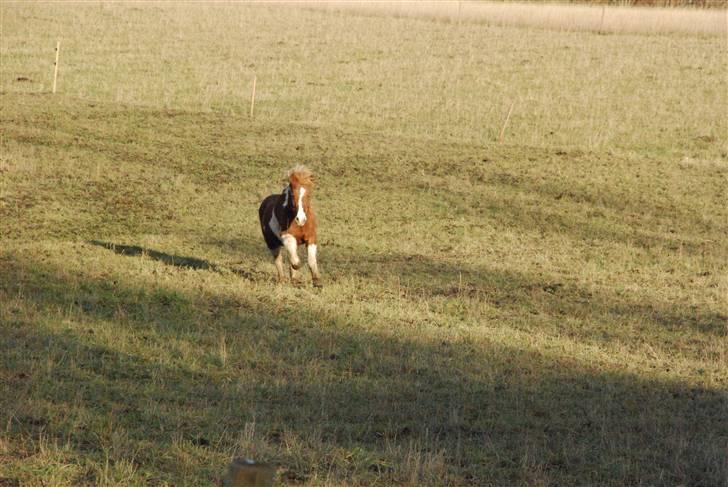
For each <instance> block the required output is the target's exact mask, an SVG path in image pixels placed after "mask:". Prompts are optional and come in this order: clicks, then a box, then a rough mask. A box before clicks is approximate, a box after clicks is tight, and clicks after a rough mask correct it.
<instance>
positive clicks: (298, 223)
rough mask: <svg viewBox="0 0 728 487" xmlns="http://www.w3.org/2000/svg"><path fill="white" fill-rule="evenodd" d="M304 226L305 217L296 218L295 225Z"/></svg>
mask: <svg viewBox="0 0 728 487" xmlns="http://www.w3.org/2000/svg"><path fill="white" fill-rule="evenodd" d="M305 224H306V217H305V216H304V217H296V225H298V226H299V227H302V226H304V225H305Z"/></svg>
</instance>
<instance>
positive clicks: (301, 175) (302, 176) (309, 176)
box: [288, 164, 314, 187]
mask: <svg viewBox="0 0 728 487" xmlns="http://www.w3.org/2000/svg"><path fill="white" fill-rule="evenodd" d="M294 179H295V180H296V181H298V183H299V184H300V185H302V186H307V187H311V186H313V182H314V178H313V173H312V172H311V170H310V169H309V168H307V167H306V166H304V165H303V164H298V165H297V166H295V167H294V168H293V169H291V170H290V171H288V180H289V181H293V180H294Z"/></svg>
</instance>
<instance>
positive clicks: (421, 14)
mask: <svg viewBox="0 0 728 487" xmlns="http://www.w3.org/2000/svg"><path fill="white" fill-rule="evenodd" d="M304 4H306V5H308V6H310V7H314V8H322V9H326V10H329V11H348V12H358V13H366V14H376V15H393V16H398V17H416V18H429V19H437V20H448V21H451V22H475V23H486V24H490V25H516V26H521V27H535V28H543V29H555V30H567V31H591V32H603V33H606V32H610V33H635V34H664V33H675V32H677V33H690V34H708V35H725V34H726V32H728V30H727V29H728V22H726V10H725V6H724V8H723V9H718V10H699V9H689V8H654V7H649V8H648V7H629V6H624V7H620V6H599V5H564V4H559V3H546V2H537V3H533V2H531V3H528V2H487V1H481V2H467V1H465V2H457V1H451V2H443V1H404V2H392V1H390V2H386V1H384V2H382V1H377V2H366V1H365V2H345V1H338V2H337V1H333V2H304ZM296 5H298V6H300V5H301V4H300V3H297V4H296Z"/></svg>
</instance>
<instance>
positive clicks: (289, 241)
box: [281, 234, 301, 280]
mask: <svg viewBox="0 0 728 487" xmlns="http://www.w3.org/2000/svg"><path fill="white" fill-rule="evenodd" d="M281 240H282V241H283V246H284V247H285V248H286V250H287V251H288V260H289V262H290V263H291V280H296V279H297V278H298V273H297V272H296V271H297V270H298V269H300V268H301V259H300V258H299V257H298V243H297V242H296V237H294V236H293V235H288V234H286V235H283V236H281Z"/></svg>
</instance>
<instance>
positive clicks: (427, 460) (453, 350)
mask: <svg viewBox="0 0 728 487" xmlns="http://www.w3.org/2000/svg"><path fill="white" fill-rule="evenodd" d="M3 268H4V270H5V271H6V275H8V276H9V277H10V278H11V281H9V282H14V283H16V284H15V286H12V287H11V288H5V289H3V293H4V295H5V297H6V299H7V298H8V297H10V298H12V296H14V295H16V294H17V293H22V294H23V295H27V296H29V297H30V299H26V300H24V301H23V302H22V303H20V302H18V303H17V305H16V306H15V307H14V308H11V310H10V311H9V312H10V313H12V314H15V315H16V319H15V320H13V321H11V322H6V324H5V325H4V333H5V338H6V340H4V342H3V344H4V346H5V347H6V350H5V352H4V353H5V355H6V357H8V358H9V359H10V363H11V364H13V365H14V367H13V372H12V374H11V376H10V377H8V379H9V380H10V383H11V384H12V385H13V386H15V387H16V388H18V389H21V388H22V389H24V393H23V394H22V395H21V396H19V397H17V399H15V400H11V401H10V403H9V404H6V407H5V408H4V410H5V411H8V412H9V414H10V416H9V420H10V422H9V423H8V429H7V430H6V433H5V434H6V435H7V434H10V435H12V436H14V437H20V438H32V437H42V436H43V435H45V436H46V437H49V438H54V439H56V441H57V442H59V443H60V444H61V445H66V446H65V447H58V448H59V449H60V450H62V453H63V455H66V458H68V459H69V460H71V461H73V460H74V458H86V459H87V461H88V462H89V464H90V465H89V468H88V469H87V471H83V470H82V469H79V470H78V471H77V472H76V475H81V477H78V476H76V477H71V479H69V480H72V479H74V478H75V479H76V481H78V480H79V479H82V478H84V477H83V476H87V477H86V478H87V479H88V480H92V479H94V478H96V480H99V477H98V476H97V475H99V472H98V470H94V467H96V468H97V469H98V466H99V465H101V464H103V463H104V461H105V460H104V457H103V456H102V454H107V455H109V458H110V461H111V464H110V465H111V466H112V471H114V472H115V473H114V474H113V475H122V473H123V469H124V468H126V467H127V466H131V471H132V472H133V475H134V476H133V477H131V478H135V479H138V480H141V479H146V481H153V482H162V481H167V482H171V483H174V482H175V480H174V479H175V478H176V475H180V474H183V473H184V461H183V460H184V458H188V460H194V459H195V458H197V462H202V463H205V462H210V463H215V462H217V464H218V465H219V464H220V462H222V461H224V457H225V453H227V452H229V453H228V454H231V453H232V452H234V451H236V449H237V448H241V447H247V448H252V449H254V450H255V451H256V452H257V453H258V454H261V455H266V456H270V457H273V458H275V459H276V460H277V462H279V463H281V464H283V465H285V468H284V473H283V479H287V480H289V481H296V480H311V481H314V479H316V478H318V479H319V480H323V479H324V478H329V480H331V479H333V478H339V479H340V480H343V479H345V478H349V477H348V475H350V473H351V472H352V471H353V472H356V474H357V477H356V479H357V480H354V479H353V478H350V481H355V482H356V483H360V482H366V483H368V482H371V481H375V480H376V479H379V480H378V481H386V482H390V481H396V482H403V481H404V482H407V481H415V482H427V483H430V482H438V483H439V482H454V481H457V479H460V481H473V482H482V481H484V480H485V479H489V478H494V477H496V478H500V479H509V480H510V481H525V482H529V483H530V482H533V481H535V480H539V479H540V480H544V479H549V478H560V479H561V480H562V481H567V479H569V478H571V479H572V481H575V480H577V479H579V481H583V480H585V479H587V480H589V481H592V482H605V481H615V480H616V481H617V482H619V483H624V482H626V483H634V482H651V481H657V480H658V479H660V480H661V481H666V482H672V481H674V482H684V481H686V480H688V479H696V478H706V479H709V478H713V479H715V480H717V479H719V478H720V475H722V474H723V471H722V470H720V469H721V468H722V467H721V466H720V465H721V463H720V458H722V457H721V455H722V449H721V447H720V446H719V445H720V441H721V440H720V438H721V437H722V438H723V440H724V439H725V437H724V436H722V435H723V434H724V433H725V431H724V429H723V428H722V427H721V424H722V423H721V419H720V418H721V417H722V413H723V407H724V403H723V402H722V401H723V396H722V395H721V394H719V393H717V392H716V391H714V390H710V389H702V388H695V387H690V386H687V385H686V384H681V383H671V382H667V383H662V384H661V383H660V382H653V381H649V382H644V381H642V380H640V379H638V378H637V377H635V376H634V375H633V374H630V373H626V372H621V373H610V374H605V373H604V370H600V369H599V368H598V367H597V368H594V367H593V366H591V367H590V366H588V365H586V364H585V363H583V362H581V361H579V360H574V359H569V358H567V357H562V356H561V357H560V354H558V353H554V352H553V351H550V350H541V351H536V350H524V349H520V348H516V349H513V348H511V347H508V346H507V345H506V344H505V343H503V342H502V341H500V340H499V339H498V337H497V335H490V336H489V335H474V336H460V337H459V338H455V337H452V336H448V335H447V334H439V333H435V334H434V336H433V335H431V334H428V335H430V336H428V337H427V338H424V337H423V338H421V339H412V338H405V337H402V336H401V335H400V333H398V332H396V331H394V332H393V331H390V332H382V331H377V332H375V331H374V330H372V327H371V325H369V324H368V323H367V321H369V320H372V319H373V320H377V319H382V317H381V316H380V317H378V316H377V315H376V314H372V315H369V316H362V317H358V318H354V319H353V320H352V319H345V320H341V319H340V318H335V317H331V315H329V314H328V313H321V312H311V311H304V312H302V311H301V310H300V309H297V308H295V305H285V304H283V303H281V304H279V305H278V308H279V310H278V311H277V312H275V313H272V314H269V311H268V310H269V309H270V308H269V307H268V306H261V304H260V302H259V301H258V300H259V299H260V297H255V298H253V297H251V296H250V295H249V294H247V293H246V294H243V295H240V294H237V295H235V297H234V298H233V300H232V301H227V299H229V298H228V297H227V296H224V295H207V296H204V297H203V296H199V297H195V296H191V295H186V294H183V293H180V292H179V291H178V290H175V289H165V288H164V287H158V288H157V289H156V290H155V291H154V292H150V290H149V289H144V288H137V289H134V288H128V287H126V286H127V285H126V284H123V283H121V282H119V283H116V284H114V286H113V288H110V287H109V282H108V281H106V280H98V279H93V278H89V277H88V276H85V275H84V273H83V272H81V273H76V272H73V273H71V274H70V275H69V274H68V271H67V270H60V269H58V270H56V269H53V266H48V265H45V266H44V265H39V263H38V262H24V261H23V257H20V256H16V257H11V258H10V259H8V257H7V256H6V257H4V258H3ZM76 287H78V288H80V289H81V290H82V292H81V293H80V294H81V295H80V296H79V293H78V292H77V291H73V289H75V288H76ZM20 289H22V291H21V290H20ZM67 289H71V291H70V292H64V290H67ZM112 296H113V297H112ZM90 301H93V306H88V303H89V302H90ZM120 308H122V309H123V310H124V317H125V319H123V320H120V319H119V318H118V317H119V313H120V311H119V309H120ZM204 308H214V309H215V310H216V313H217V314H216V316H214V319H212V317H211V316H209V315H208V316H207V317H205V316H200V314H199V310H201V309H204ZM53 309H56V310H59V311H60V310H69V309H70V310H73V311H71V312H68V311H65V312H64V311H61V312H60V313H61V314H60V315H57V316H58V317H59V318H61V317H63V318H64V319H63V322H62V324H61V325H60V326H59V325H57V324H53V319H52V316H53V315H56V314H57V313H58V311H56V312H52V311H51V312H50V313H49V311H50V310H53ZM186 310H190V311H192V310H198V313H189V312H188V311H186ZM38 312H41V313H42V314H43V315H45V316H46V318H45V319H41V322H38V319H37V318H33V316H34V315H36V314H37V313H38ZM28 318H30V319H31V321H30V322H27V321H25V320H26V319H28ZM48 318H51V321H46V319H48ZM362 318H363V319H362ZM385 319H386V318H385ZM107 321H113V322H114V323H115V326H114V328H115V330H114V331H112V330H109V329H108V328H106V327H104V326H98V323H103V322H107ZM31 323H35V325H33V331H29V329H28V325H30V324H31ZM43 323H44V324H43ZM37 325H41V327H40V328H38V327H37ZM220 334H223V335H224V336H225V337H226V339H227V340H228V345H227V346H228V348H229V350H230V351H231V352H230V353H229V354H228V358H227V359H226V360H225V361H224V362H222V361H221V360H220V357H219V355H218V353H217V350H216V348H217V346H218V343H217V338H218V337H219V336H220ZM193 343H194V344H196V345H193ZM162 344H165V345H164V348H163V349H160V348H159V346H160V345H162ZM145 349H146V350H147V351H146V352H145ZM131 350H136V353H130V351H131ZM155 350H156V352H155ZM139 352H141V355H140V353H139ZM145 356H146V357H148V358H142V357H145ZM155 356H156V357H157V358H152V357H155ZM44 359H45V360H44ZM44 362H45V364H46V365H45V366H44ZM7 372H9V371H7V370H6V373H7ZM281 373H283V374H285V376H286V377H287V378H286V379H283V378H282V376H281V375H280V374H281ZM16 390H17V389H16ZM48 399H50V400H51V401H52V402H47V400H48ZM5 400H7V398H6V399H5ZM241 412H243V414H241ZM252 423H254V424H255V426H254V428H255V434H254V435H255V436H254V437H253V438H247V439H246V440H247V441H250V443H245V442H243V441H242V439H241V438H240V437H239V436H238V435H239V434H240V433H241V432H245V431H246V429H247V430H248V434H249V435H252V434H253V433H251V432H250V429H251V428H252V426H250V424H252ZM721 432H723V433H721ZM200 438H204V440H205V441H202V440H201V439H200ZM645 441H649V442H650V443H651V444H652V448H650V449H648V450H643V449H642V445H643V444H644V442H645ZM200 443H203V445H200ZM291 443H293V444H291ZM408 444H409V445H410V446H409V447H407V446H406V445H408ZM143 445H147V446H148V447H153V448H154V449H153V450H152V451H149V450H148V449H147V448H146V447H143ZM567 445H568V447H567ZM341 449H343V450H344V451H346V452H347V454H346V455H345V457H344V458H337V452H339V451H341ZM14 453H15V452H14ZM150 453H151V455H150ZM16 454H17V453H16ZM407 455H415V456H417V457H418V459H413V458H410V459H407ZM190 457H191V458H190ZM56 461H57V460H56ZM408 461H409V462H415V461H416V462H419V466H418V467H417V468H416V469H415V470H414V471H408V468H412V465H408V463H407V462H408ZM635 462H639V463H638V464H637V465H635ZM642 462H645V465H647V464H649V465H651V467H650V468H645V467H644V465H641V463H642ZM32 463H33V462H31V464H32ZM180 463H182V465H180ZM194 463H196V462H194ZM327 464H328V465H329V470H328V471H326V465H327ZM181 467H182V468H181ZM162 472H164V473H162ZM191 472H192V471H190V473H191ZM367 472H368V473H367ZM494 472H496V473H495V474H494ZM587 472H589V473H587ZM668 472H669V473H668ZM38 473H39V472H36V474H38ZM160 474H161V476H160ZM194 474H195V475H196V476H197V478H200V479H203V478H205V477H206V476H207V477H208V478H209V476H211V475H213V474H214V471H211V470H209V469H205V468H203V469H200V468H199V467H194ZM666 474H667V477H665V475H666ZM95 475H96V477H94V476H95ZM571 476H574V477H571ZM367 479H368V480H367ZM386 479H389V480H388V481H387V480H386Z"/></svg>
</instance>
